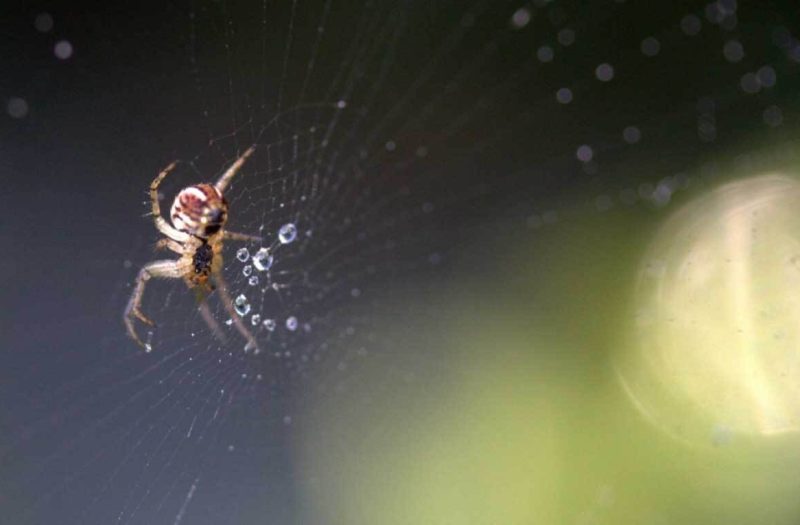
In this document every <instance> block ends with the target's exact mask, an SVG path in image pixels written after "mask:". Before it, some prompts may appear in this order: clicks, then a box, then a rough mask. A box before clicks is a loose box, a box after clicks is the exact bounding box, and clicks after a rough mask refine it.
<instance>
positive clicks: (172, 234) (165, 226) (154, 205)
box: [150, 161, 189, 242]
mask: <svg viewBox="0 0 800 525" xmlns="http://www.w3.org/2000/svg"><path fill="white" fill-rule="evenodd" d="M177 165H178V161H174V162H172V163H171V164H170V165H169V166H167V167H166V168H164V169H163V170H161V173H159V174H158V175H156V178H155V179H153V182H151V183H150V213H151V214H152V215H153V221H154V222H155V224H156V228H157V229H158V231H160V232H161V233H163V234H164V235H166V236H167V237H169V238H170V239H172V240H174V241H178V242H186V241H187V240H188V239H189V234H187V233H185V232H182V231H179V230H176V229H175V228H173V227H172V226H171V225H170V224H169V223H168V222H167V221H166V220H165V219H164V217H162V216H161V205H160V204H159V202H158V187H159V186H160V185H161V181H163V180H164V177H166V176H167V175H169V174H170V172H172V170H174V169H175V166H177Z"/></svg>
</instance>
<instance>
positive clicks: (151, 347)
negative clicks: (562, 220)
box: [144, 343, 153, 354]
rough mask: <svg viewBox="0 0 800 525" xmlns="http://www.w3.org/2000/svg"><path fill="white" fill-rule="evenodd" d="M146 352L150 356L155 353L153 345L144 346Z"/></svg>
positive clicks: (146, 344)
mask: <svg viewBox="0 0 800 525" xmlns="http://www.w3.org/2000/svg"><path fill="white" fill-rule="evenodd" d="M144 351H145V352H146V353H148V354H149V353H150V352H152V351H153V345H151V344H150V343H145V344H144Z"/></svg>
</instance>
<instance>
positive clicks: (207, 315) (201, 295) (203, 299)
mask: <svg viewBox="0 0 800 525" xmlns="http://www.w3.org/2000/svg"><path fill="white" fill-rule="evenodd" d="M215 289H216V287H215V286H214V285H213V284H212V283H211V282H208V283H206V286H205V287H204V288H200V287H198V288H195V289H194V290H195V300H196V301H197V310H198V311H199V312H200V317H202V318H203V321H205V323H206V325H207V326H208V328H209V329H210V330H211V332H212V333H213V334H214V337H216V338H217V339H219V341H220V342H222V343H225V342H227V340H228V338H227V337H225V333H224V332H223V331H222V328H221V327H220V325H219V323H218V322H217V320H216V318H215V317H214V314H212V313H211V308H209V306H208V295H209V294H210V293H211V292H213V291H214V290H215Z"/></svg>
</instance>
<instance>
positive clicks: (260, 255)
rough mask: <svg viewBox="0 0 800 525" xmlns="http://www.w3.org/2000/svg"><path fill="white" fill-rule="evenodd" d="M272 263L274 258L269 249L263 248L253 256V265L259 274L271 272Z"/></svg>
mask: <svg viewBox="0 0 800 525" xmlns="http://www.w3.org/2000/svg"><path fill="white" fill-rule="evenodd" d="M272 261H273V258H272V255H270V253H269V248H261V249H259V250H258V251H257V252H256V253H255V255H253V265H254V266H255V267H256V270H258V271H259V272H266V271H267V270H269V269H270V268H271V267H272Z"/></svg>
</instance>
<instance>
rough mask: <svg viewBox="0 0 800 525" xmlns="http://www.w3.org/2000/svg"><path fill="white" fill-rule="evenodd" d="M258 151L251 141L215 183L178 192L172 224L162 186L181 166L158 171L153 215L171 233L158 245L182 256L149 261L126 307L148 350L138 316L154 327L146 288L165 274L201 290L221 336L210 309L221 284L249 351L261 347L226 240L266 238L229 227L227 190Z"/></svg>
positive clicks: (128, 321) (208, 317)
mask: <svg viewBox="0 0 800 525" xmlns="http://www.w3.org/2000/svg"><path fill="white" fill-rule="evenodd" d="M253 151H255V146H250V147H249V148H248V149H247V151H245V152H244V153H243V154H242V155H241V156H240V157H239V158H238V159H236V161H235V162H234V163H233V164H232V165H231V167H230V168H228V169H227V171H225V173H223V174H222V176H220V178H219V180H218V181H217V182H216V183H215V184H213V185H212V184H205V183H203V184H195V185H194V186H189V187H188V188H184V189H182V190H181V191H180V193H178V195H177V196H176V197H175V200H174V201H173V203H172V209H171V210H170V218H171V219H172V225H170V224H169V223H168V222H167V221H166V220H165V219H164V218H163V217H161V210H160V207H159V204H158V187H159V185H160V184H161V181H162V180H164V177H166V176H167V175H168V174H169V173H170V172H171V171H172V170H173V169H175V166H176V165H177V161H175V162H173V163H171V164H170V165H169V166H167V167H166V168H164V170H163V171H162V172H161V173H159V174H158V176H157V177H156V178H155V179H154V180H153V182H152V183H151V184H150V203H151V206H152V215H153V218H154V220H155V225H156V228H157V229H158V231H160V232H161V233H162V234H164V235H165V236H166V238H165V239H161V240H160V241H158V243H157V244H156V249H163V248H166V249H169V250H172V251H173V252H175V253H177V254H179V255H180V258H178V259H177V260H170V259H168V260H160V261H153V262H149V263H147V264H145V265H144V266H143V267H142V269H141V270H139V275H138V276H137V278H136V286H135V287H134V290H133V293H132V294H131V298H130V300H129V301H128V306H127V307H126V308H125V315H124V317H123V320H124V322H125V327H126V328H127V330H128V335H129V336H130V337H131V339H133V340H134V341H136V342H137V343H138V344H139V345H140V346H142V347H143V348H145V349H146V350H148V351H149V350H150V345H149V344H145V343H143V342H142V340H141V339H140V338H139V336H138V335H137V334H136V330H135V329H134V317H137V318H139V320H140V321H142V322H143V323H146V324H148V325H150V326H154V325H155V323H154V322H153V321H152V320H150V319H149V318H148V317H146V316H145V315H144V314H143V313H142V311H141V310H140V307H141V304H142V296H143V295H144V288H145V285H146V284H147V281H149V280H150V279H151V278H153V277H157V278H164V279H183V280H184V281H185V282H186V285H187V286H188V287H189V288H190V289H195V290H198V292H199V293H198V299H199V300H200V312H201V314H202V316H203V319H204V320H205V321H206V324H208V326H209V328H211V330H212V331H213V332H214V333H215V334H216V335H217V336H218V337H220V338H221V339H224V337H223V336H222V332H221V330H220V328H219V325H218V324H217V322H216V320H215V319H214V317H213V315H212V314H211V312H210V311H209V309H208V305H207V304H206V302H205V296H206V295H208V294H209V293H211V292H213V291H214V290H215V289H217V290H218V291H219V294H220V296H221V299H222V304H223V305H224V307H225V310H226V311H227V313H228V315H230V317H231V319H233V323H234V324H235V326H236V329H237V330H238V331H239V333H240V334H241V335H242V336H243V337H244V338H245V339H246V340H247V345H246V346H245V350H249V349H252V348H255V349H258V346H257V344H256V340H255V338H254V337H253V335H252V334H251V333H250V331H249V330H248V329H247V328H246V327H245V325H244V323H242V320H241V319H240V318H239V315H238V314H237V313H236V311H235V309H234V306H233V302H232V301H231V297H230V295H229V294H228V289H227V288H228V287H227V285H226V283H225V280H224V279H223V277H222V267H223V264H222V243H223V241H224V240H225V239H230V240H233V241H260V240H261V238H260V237H256V236H251V235H245V234H242V233H234V232H230V231H227V230H225V229H224V226H225V221H226V220H227V218H228V203H227V202H226V200H225V197H224V196H223V192H224V191H225V188H226V187H227V186H228V184H229V183H230V182H231V180H232V179H233V177H234V175H236V173H237V172H238V171H239V169H240V168H241V167H242V165H243V164H244V163H245V161H246V160H247V159H248V157H250V155H252V153H253Z"/></svg>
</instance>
